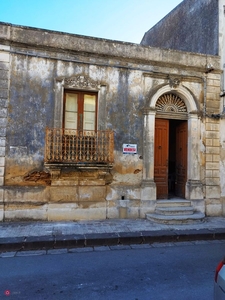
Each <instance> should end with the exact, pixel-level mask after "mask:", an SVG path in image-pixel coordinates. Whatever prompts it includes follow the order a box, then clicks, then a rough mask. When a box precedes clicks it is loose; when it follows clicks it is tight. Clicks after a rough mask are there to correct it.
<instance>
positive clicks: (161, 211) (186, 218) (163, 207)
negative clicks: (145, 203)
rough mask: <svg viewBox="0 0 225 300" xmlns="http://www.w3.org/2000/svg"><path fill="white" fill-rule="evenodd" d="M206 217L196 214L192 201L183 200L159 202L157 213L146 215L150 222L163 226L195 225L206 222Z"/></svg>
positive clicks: (157, 203) (199, 213)
mask: <svg viewBox="0 0 225 300" xmlns="http://www.w3.org/2000/svg"><path fill="white" fill-rule="evenodd" d="M204 217H205V215H204V214H203V213H201V212H196V211H195V210H194V208H193V206H192V205H191V201H189V200H183V199H170V200H158V201H157V202H156V208H155V212H154V213H152V214H146V218H147V219H148V220H150V221H153V222H156V223H161V224H193V223H200V222H203V221H204Z"/></svg>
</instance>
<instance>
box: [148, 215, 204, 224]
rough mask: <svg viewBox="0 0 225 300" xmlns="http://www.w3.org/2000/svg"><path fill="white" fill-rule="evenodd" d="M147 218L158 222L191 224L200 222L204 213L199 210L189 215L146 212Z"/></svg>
mask: <svg viewBox="0 0 225 300" xmlns="http://www.w3.org/2000/svg"><path fill="white" fill-rule="evenodd" d="M146 218H147V220H150V221H153V222H156V223H160V224H193V223H202V222H203V221H204V218H205V215H204V214H203V213H201V212H194V213H193V214H191V215H177V216H174V215H170V216H168V215H161V214H157V213H153V214H146Z"/></svg>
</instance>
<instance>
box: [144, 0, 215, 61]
mask: <svg viewBox="0 0 225 300" xmlns="http://www.w3.org/2000/svg"><path fill="white" fill-rule="evenodd" d="M218 35H219V5H218V0H197V1H196V0H184V1H182V2H181V3H180V4H179V5H178V6H177V7H176V8H174V9H173V10H172V11H171V12H170V13H169V14H168V15H166V16H165V17H164V18H163V19H162V20H161V21H160V22H159V23H157V24H156V25H155V26H154V27H152V28H151V29H150V30H149V31H147V32H146V33H145V35H144V37H143V39H142V41H141V44H142V45H146V46H147V45H148V46H151V47H160V48H166V49H174V50H182V51H188V52H196V53H204V54H211V55H218V54H219V44H218V39H219V36H218Z"/></svg>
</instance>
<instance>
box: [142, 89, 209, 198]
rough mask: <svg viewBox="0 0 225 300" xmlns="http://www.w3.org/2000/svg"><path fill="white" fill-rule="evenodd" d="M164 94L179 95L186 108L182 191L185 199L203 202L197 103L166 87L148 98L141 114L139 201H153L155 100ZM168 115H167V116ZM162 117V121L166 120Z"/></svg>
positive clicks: (154, 189) (182, 92) (181, 92)
mask: <svg viewBox="0 0 225 300" xmlns="http://www.w3.org/2000/svg"><path fill="white" fill-rule="evenodd" d="M165 93H174V94H176V95H178V96H179V97H180V98H181V99H182V100H183V101H184V103H185V105H186V107H187V117H186V119H187V123H188V124H187V128H188V137H187V145H188V147H187V148H188V149H187V182H186V188H185V198H186V199H198V200H199V199H203V186H202V182H201V174H200V159H201V155H200V154H201V153H200V143H199V141H200V140H201V139H200V132H201V130H200V119H199V116H198V111H199V109H198V107H197V104H196V103H197V101H195V99H194V98H193V95H192V94H191V93H190V92H189V91H188V90H187V89H186V88H185V87H183V86H181V85H179V86H178V87H177V88H176V89H173V88H171V86H170V85H165V86H164V87H161V88H159V89H158V91H157V92H156V93H155V94H154V95H153V96H151V97H150V98H149V100H148V102H147V106H146V107H145V109H144V110H143V115H144V128H143V179H142V191H141V199H142V200H147V199H148V200H156V184H155V182H154V139H155V118H156V113H157V112H156V109H155V105H156V102H157V100H158V98H159V97H160V96H161V95H163V94H165ZM168 115H169V114H168ZM168 115H166V114H165V118H168ZM193 154H194V155H193Z"/></svg>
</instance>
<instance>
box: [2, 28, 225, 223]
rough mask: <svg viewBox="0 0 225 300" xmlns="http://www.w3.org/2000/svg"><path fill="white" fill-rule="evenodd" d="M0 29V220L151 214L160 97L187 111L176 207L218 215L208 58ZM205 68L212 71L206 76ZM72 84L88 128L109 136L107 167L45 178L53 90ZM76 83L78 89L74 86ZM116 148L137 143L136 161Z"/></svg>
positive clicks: (56, 103)
mask: <svg viewBox="0 0 225 300" xmlns="http://www.w3.org/2000/svg"><path fill="white" fill-rule="evenodd" d="M0 28H2V30H6V31H7V32H9V30H10V32H11V34H10V36H5V37H2V38H1V40H0V43H1V44H4V46H3V48H4V47H5V48H4V49H5V50H4V51H5V52H4V54H7V55H8V56H7V57H8V60H7V63H6V64H5V63H4V66H8V67H9V66H10V85H9V90H8V91H7V93H6V94H5V95H6V99H5V100H7V97H8V93H9V106H8V107H9V108H8V112H7V111H5V110H4V109H3V110H2V111H5V112H7V113H8V123H4V124H5V126H6V124H7V130H6V163H5V174H4V178H5V182H4V186H3V187H2V188H3V190H4V196H3V202H4V216H3V217H2V219H3V220H16V219H19V220H27V219H29V220H30V219H32V220H35V219H36V220H81V219H105V218H119V217H128V218H144V217H145V213H147V212H152V211H154V208H155V204H156V187H155V183H154V124H155V117H156V109H155V103H156V101H157V99H158V98H159V97H160V96H161V95H162V94H164V93H167V92H171V93H174V94H175V95H178V96H179V97H181V98H182V99H183V100H184V102H185V105H186V106H187V111H188V120H187V122H188V126H189V127H188V132H189V135H188V136H189V137H188V149H189V150H188V152H189V153H188V164H189V166H188V181H187V188H186V191H187V194H186V198H187V199H190V200H191V201H192V204H193V205H194V207H195V208H196V209H197V210H199V211H202V212H205V211H206V212H207V214H208V215H220V214H221V210H222V204H221V191H220V173H219V172H220V170H219V155H220V144H219V132H220V126H219V124H220V120H219V119H218V118H217V114H219V113H220V97H219V94H220V60H219V58H218V57H215V56H209V55H198V54H192V53H185V52H179V51H168V50H163V49H158V48H150V47H143V46H140V45H135V44H129V43H122V42H115V41H107V40H103V39H95V38H89V37H82V36H77V35H70V34H63V33H59V32H52V31H47V30H39V29H34V28H26V27H20V26H12V25H8V24H3V23H1V24H0ZM8 44H10V48H9V47H8V46H7V45H8ZM0 57H1V56H0ZM9 61H10V65H9V63H8V62H9ZM206 63H209V64H212V65H213V66H214V70H213V71H212V72H211V73H206V72H208V70H207V69H206ZM81 78H85V80H87V82H88V83H89V86H91V85H92V86H93V87H94V88H93V89H91V90H95V91H96V92H98V95H99V121H98V129H99V130H104V129H111V130H113V131H114V134H115V147H114V157H115V161H114V164H113V168H112V170H110V171H109V170H104V172H103V171H102V170H96V169H95V170H90V169H86V170H85V169H83V170H81V169H79V168H75V167H71V166H70V167H67V168H64V169H62V170H61V171H60V172H58V170H50V172H51V177H50V174H49V169H48V168H46V166H45V165H44V151H45V129H46V127H54V126H55V124H57V122H59V123H60V120H59V118H58V117H57V115H58V110H60V103H61V102H60V101H62V99H63V98H62V94H63V89H64V88H66V87H68V88H69V87H72V84H73V82H75V81H79V80H81ZM78 79H79V80H78ZM70 82H72V83H70ZM70 84H71V85H70ZM77 84H78V85H79V84H80V87H78V89H83V87H82V84H83V83H82V80H81V82H80V83H79V82H78V83H77ZM4 103H5V107H7V105H6V103H7V102H4ZM59 113H60V111H59ZM126 143H132V144H137V146H138V153H137V154H134V155H126V154H123V152H122V145H123V144H126ZM54 172H55V173H54ZM205 205H206V206H205Z"/></svg>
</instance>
